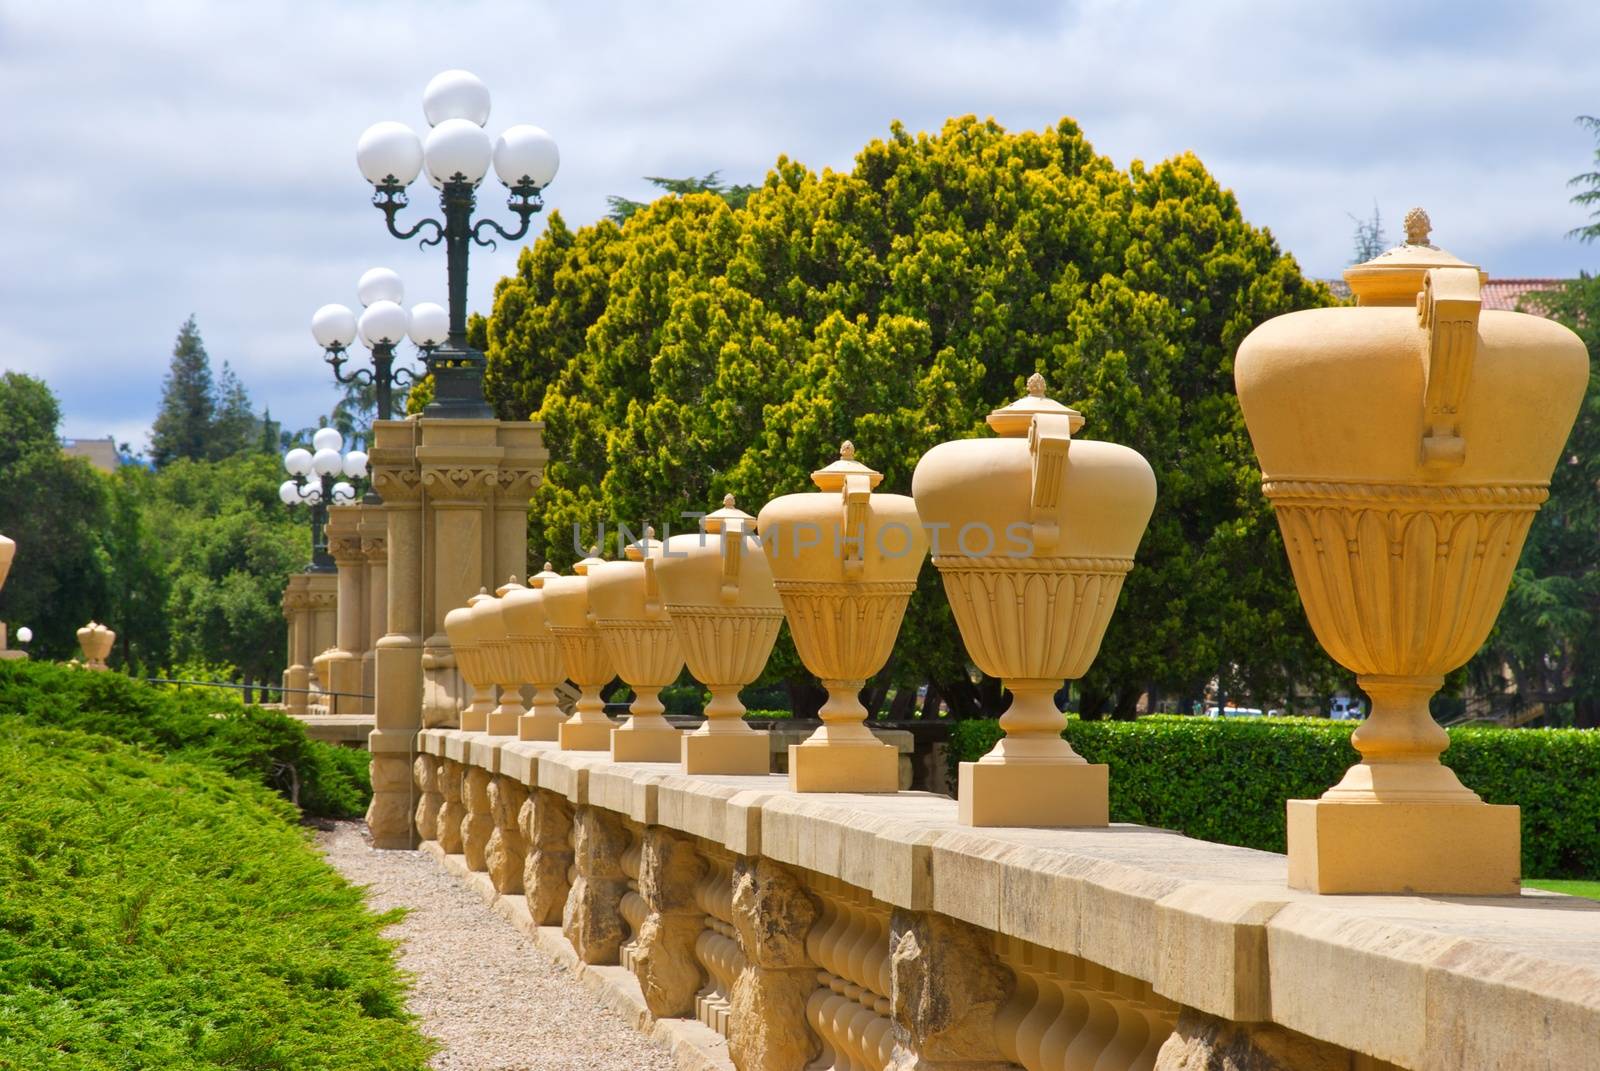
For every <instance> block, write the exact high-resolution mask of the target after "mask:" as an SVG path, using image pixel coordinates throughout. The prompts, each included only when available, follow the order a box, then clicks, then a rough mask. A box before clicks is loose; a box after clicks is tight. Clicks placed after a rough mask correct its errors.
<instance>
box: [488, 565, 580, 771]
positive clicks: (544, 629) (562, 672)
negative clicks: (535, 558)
mask: <svg viewBox="0 0 1600 1071" xmlns="http://www.w3.org/2000/svg"><path fill="white" fill-rule="evenodd" d="M559 575H560V574H559V573H557V572H555V571H554V570H553V569H551V568H550V563H549V562H545V563H544V571H543V572H540V573H535V574H534V575H532V576H530V577H529V578H528V584H527V586H526V587H520V588H513V589H512V590H510V591H508V592H506V595H505V599H504V601H503V603H502V605H501V608H500V613H501V616H502V617H503V618H504V620H505V624H506V640H507V643H508V646H509V649H510V655H511V660H512V663H513V664H514V665H515V667H516V675H517V679H518V680H520V681H524V682H526V683H528V684H532V685H533V706H532V707H531V708H530V709H529V711H528V713H526V714H524V715H522V717H520V718H519V719H517V737H518V738H519V739H522V740H554V739H556V738H557V736H558V735H559V733H560V728H561V723H562V722H563V721H565V720H566V715H565V714H563V713H562V712H561V706H560V704H559V703H558V702H557V700H556V689H557V688H559V687H560V686H561V682H562V681H564V680H566V679H567V666H566V662H565V661H564V660H563V659H562V657H561V644H560V642H559V641H558V640H557V639H556V635H555V633H553V632H551V631H550V621H549V618H548V616H547V615H546V613H545V607H544V592H543V591H542V589H543V588H544V584H545V581H547V580H550V579H552V578H553V577H556V576H559Z"/></svg>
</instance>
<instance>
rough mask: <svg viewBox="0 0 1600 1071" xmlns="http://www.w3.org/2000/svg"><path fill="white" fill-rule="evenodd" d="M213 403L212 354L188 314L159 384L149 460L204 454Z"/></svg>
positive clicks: (157, 463) (157, 462)
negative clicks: (157, 410)
mask: <svg viewBox="0 0 1600 1071" xmlns="http://www.w3.org/2000/svg"><path fill="white" fill-rule="evenodd" d="M215 407H216V402H215V398H214V396H213V393H212V384H211V358H210V356H209V355H208V354H207V353H206V345H205V343H204V342H203V341H201V339H200V328H199V327H198V326H197V325H196V324H195V322H194V316H193V315H191V316H190V317H189V318H188V319H187V320H185V321H184V322H183V327H182V328H180V329H179V331H178V340H177V342H176V343H174V345H173V347H172V365H171V367H170V368H169V369H168V371H167V378H166V380H165V381H164V382H163V383H162V385H161V410H160V412H158V413H157V414H156V420H155V424H154V426H152V428H151V429H150V461H151V463H152V464H154V465H155V466H156V468H161V467H162V466H163V465H166V464H168V463H170V462H172V461H176V460H177V459H178V458H180V457H187V458H192V459H195V460H201V459H203V458H205V457H207V456H208V451H207V449H206V447H207V443H208V442H209V440H210V438H211V425H212V420H213V415H214V412H215Z"/></svg>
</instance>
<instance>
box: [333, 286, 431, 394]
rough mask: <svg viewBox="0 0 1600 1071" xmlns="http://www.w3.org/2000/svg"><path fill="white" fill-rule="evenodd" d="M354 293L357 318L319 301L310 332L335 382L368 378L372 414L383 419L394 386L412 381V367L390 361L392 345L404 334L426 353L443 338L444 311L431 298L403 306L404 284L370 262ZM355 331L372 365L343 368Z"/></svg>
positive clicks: (339, 307)
mask: <svg viewBox="0 0 1600 1071" xmlns="http://www.w3.org/2000/svg"><path fill="white" fill-rule="evenodd" d="M356 293H357V294H358V295H359V296H360V298H361V304H362V312H361V317H360V319H359V320H358V319H357V318H356V314H355V313H354V312H351V311H350V309H348V308H347V307H345V306H344V305H324V306H322V307H321V308H320V309H318V310H317V311H316V312H315V313H313V314H312V316H311V335H312V337H313V338H315V339H316V340H317V344H318V345H319V346H321V347H322V350H323V357H324V359H325V360H326V361H327V362H328V364H329V365H331V366H332V367H333V378H334V380H335V382H338V383H346V384H348V383H370V384H371V385H372V388H373V395H374V400H375V401H376V403H377V419H378V420H389V419H390V418H392V417H393V416H394V394H393V391H394V388H395V387H400V386H405V385H407V384H410V383H413V382H415V381H416V373H415V372H413V371H412V370H411V369H410V368H405V367H400V368H396V367H395V364H394V361H395V347H396V346H397V345H398V344H399V342H400V340H401V339H402V338H405V337H407V336H409V337H410V339H411V341H412V342H414V343H416V345H417V348H418V349H419V350H421V351H422V354H423V357H424V358H426V357H427V355H428V353H429V352H431V351H432V350H433V349H434V348H436V347H437V346H439V345H440V344H441V343H442V342H444V340H445V337H446V335H447V334H448V330H449V316H448V314H447V313H446V312H445V310H444V308H443V307H442V306H439V305H436V304H434V303H433V302H431V301H425V302H423V303H421V304H419V305H415V306H413V307H412V309H411V311H410V312H407V311H406V310H405V308H404V306H402V305H401V304H400V303H401V301H403V300H404V299H405V286H404V284H402V283H401V281H400V276H399V275H398V274H396V273H395V272H394V271H391V270H390V269H388V268H373V269H371V270H369V271H368V272H366V273H365V274H364V275H362V276H361V281H360V282H358V283H357V284H356ZM358 336H359V337H360V339H361V341H362V342H363V343H365V344H366V346H367V348H368V349H369V350H371V351H372V367H371V368H357V369H355V370H354V371H351V372H346V371H344V365H345V363H346V362H347V361H349V360H350V359H351V357H350V346H351V344H352V343H353V342H355V340H356V338H357V337H358Z"/></svg>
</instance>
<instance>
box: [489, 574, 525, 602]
mask: <svg viewBox="0 0 1600 1071" xmlns="http://www.w3.org/2000/svg"><path fill="white" fill-rule="evenodd" d="M521 590H522V585H521V584H519V583H517V574H516V573H512V574H511V575H510V576H508V577H506V582H505V583H504V584H501V585H500V586H499V587H497V588H495V589H494V593H495V594H496V595H497V596H499V597H500V598H502V599H503V598H505V597H506V594H507V593H508V592H512V591H521Z"/></svg>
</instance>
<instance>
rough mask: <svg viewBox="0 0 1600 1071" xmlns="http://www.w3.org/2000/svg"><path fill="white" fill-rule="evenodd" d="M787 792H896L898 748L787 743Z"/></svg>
mask: <svg viewBox="0 0 1600 1071" xmlns="http://www.w3.org/2000/svg"><path fill="white" fill-rule="evenodd" d="M789 791H790V792H898V791H900V752H899V750H898V749H896V748H894V747H893V746H891V745H889V744H878V743H873V744H811V743H805V744H790V745H789Z"/></svg>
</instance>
